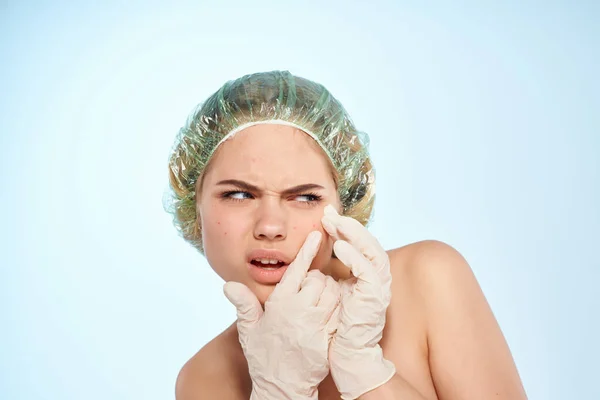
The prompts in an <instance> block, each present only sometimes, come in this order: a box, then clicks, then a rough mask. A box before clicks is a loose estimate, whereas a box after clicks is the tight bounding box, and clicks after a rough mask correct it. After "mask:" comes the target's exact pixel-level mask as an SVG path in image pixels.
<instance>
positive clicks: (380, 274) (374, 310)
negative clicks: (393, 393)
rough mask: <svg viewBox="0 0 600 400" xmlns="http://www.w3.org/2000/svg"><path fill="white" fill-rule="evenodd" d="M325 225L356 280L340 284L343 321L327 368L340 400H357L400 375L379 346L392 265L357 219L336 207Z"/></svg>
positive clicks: (329, 210) (328, 213)
mask: <svg viewBox="0 0 600 400" xmlns="http://www.w3.org/2000/svg"><path fill="white" fill-rule="evenodd" d="M322 223H323V226H324V227H325V229H326V231H327V232H328V233H329V235H330V236H331V237H332V238H334V239H336V242H335V243H334V244H333V250H334V252H335V254H336V256H337V257H338V259H339V260H340V261H341V262H342V263H344V264H345V265H346V266H348V267H350V268H351V270H352V275H354V277H353V278H351V279H348V280H345V281H341V282H340V283H341V287H342V300H341V305H340V313H339V318H340V321H339V325H338V327H337V332H336V334H335V335H334V338H333V340H332V342H331V347H330V351H329V363H330V369H331V376H332V378H333V380H334V382H335V384H336V386H337V388H338V390H339V391H340V394H341V395H342V399H344V400H347V399H356V398H357V397H359V396H360V395H362V394H364V393H366V392H368V391H370V390H373V389H375V388H377V387H379V386H381V385H383V384H384V383H386V382H387V381H388V380H390V379H391V378H392V377H393V376H394V374H395V373H396V368H395V366H394V364H393V363H392V362H391V361H389V360H386V359H384V358H383V352H382V350H381V346H379V341H380V340H381V337H382V332H383V328H384V326H385V312H386V309H387V307H388V305H389V304H390V299H391V283H392V276H391V274H390V260H389V258H388V255H387V253H386V252H385V250H384V249H383V248H382V247H381V245H380V244H379V242H378V241H377V239H375V237H373V236H372V235H371V234H370V233H369V231H368V230H367V228H365V227H364V226H363V225H361V224H360V222H358V221H356V220H355V219H353V218H349V217H343V216H340V215H338V214H337V212H336V211H335V209H334V208H333V207H332V206H329V205H328V206H327V207H325V215H324V217H323V219H322Z"/></svg>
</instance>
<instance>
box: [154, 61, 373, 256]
mask: <svg viewBox="0 0 600 400" xmlns="http://www.w3.org/2000/svg"><path fill="white" fill-rule="evenodd" d="M267 123H270V124H282V125H290V126H294V127H296V128H298V129H301V130H302V131H304V132H306V133H307V134H308V135H310V136H311V137H312V138H313V139H314V140H315V141H316V142H317V143H318V144H319V146H320V147H321V148H322V149H323V151H324V152H325V154H326V155H327V157H329V159H330V160H331V163H332V165H333V167H334V168H335V171H336V172H337V176H336V183H337V191H338V194H339V197H340V200H341V203H342V208H343V209H342V214H344V215H347V216H350V217H353V218H355V219H357V220H358V221H359V222H361V223H362V224H363V225H367V223H368V222H369V219H370V216H371V211H372V208H373V201H374V196H375V193H374V185H375V177H374V170H373V167H372V164H371V161H370V159H369V154H368V145H369V138H368V135H367V134H366V133H364V132H360V131H358V130H357V129H356V128H355V127H354V124H353V123H352V121H351V119H350V117H349V115H348V113H347V112H346V110H345V109H344V107H343V106H342V105H341V104H340V102H339V101H338V100H336V99H335V98H334V97H333V96H332V95H331V93H329V91H328V90H327V89H326V88H325V87H324V86H323V85H320V84H318V83H315V82H312V81H309V80H307V79H304V78H301V77H298V76H294V75H292V74H291V73H290V72H288V71H272V72H263V73H256V74H250V75H246V76H243V77H241V78H239V79H236V80H233V81H229V82H227V83H226V84H225V85H223V86H222V87H221V88H220V89H219V90H218V91H217V92H216V93H214V94H213V95H212V96H210V97H209V98H208V99H207V100H206V101H205V102H204V103H201V104H199V105H198V106H197V107H196V108H195V109H194V110H193V111H192V113H191V114H190V115H189V117H188V119H187V121H186V123H185V125H184V126H183V127H182V128H181V129H180V131H179V134H178V135H177V137H176V140H175V144H174V146H173V149H172V151H171V155H170V158H169V179H170V187H169V190H168V192H167V193H165V195H166V196H165V197H164V198H163V206H164V208H165V210H166V211H167V212H169V213H171V214H172V215H173V223H174V225H175V227H176V228H177V230H178V231H179V233H180V235H181V236H183V237H184V239H186V240H187V241H188V242H190V243H191V244H192V245H193V246H194V247H196V248H197V249H198V250H199V251H200V252H201V253H204V249H203V247H202V232H201V227H200V226H199V221H198V219H197V215H196V183H197V180H198V179H199V178H200V179H201V177H202V176H203V171H204V170H205V168H206V166H207V165H208V163H209V162H210V159H211V157H212V155H213V154H214V153H215V151H216V149H217V148H218V147H219V146H220V145H221V144H222V143H223V142H224V141H226V140H228V139H230V138H231V137H233V136H234V135H235V134H236V133H237V132H239V131H241V130H243V129H245V128H247V127H249V126H252V125H256V124H267Z"/></svg>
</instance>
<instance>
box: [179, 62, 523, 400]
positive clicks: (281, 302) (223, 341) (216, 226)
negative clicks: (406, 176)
mask: <svg viewBox="0 0 600 400" xmlns="http://www.w3.org/2000/svg"><path fill="white" fill-rule="evenodd" d="M367 145H368V140H367V136H366V135H365V134H364V133H361V132H359V131H357V130H356V128H355V127H354V125H353V123H352V122H351V120H350V118H349V117H348V115H347V113H346V111H345V110H344V108H343V107H342V106H341V104H340V103H339V102H338V101H337V100H336V99H335V98H334V97H332V96H331V94H330V93H329V92H328V91H327V90H326V89H325V88H324V87H323V86H321V85H319V84H317V83H314V82H311V81H309V80H306V79H303V78H300V77H296V76H293V75H291V74H290V73H289V72H287V71H286V72H281V71H274V72H268V73H259V74H252V75H247V76H244V77H242V78H240V79H237V80H235V81H231V82H228V83H226V84H225V85H224V86H223V87H222V88H221V89H219V91H217V92H216V93H215V94H214V95H213V96H211V97H210V98H209V99H208V100H207V101H206V102H205V103H204V104H202V105H201V106H199V107H198V108H197V109H196V110H195V111H194V112H193V113H192V114H191V115H190V117H189V118H188V121H187V123H186V125H185V126H184V128H182V130H181V131H180V134H179V136H178V138H177V140H176V143H175V146H174V150H173V152H172V155H171V159H170V162H169V170H170V185H171V189H172V203H171V205H170V207H169V208H168V210H169V211H170V212H172V213H173V215H174V222H175V225H176V227H177V228H178V229H179V231H180V233H181V235H182V236H183V237H184V238H185V239H186V240H187V241H189V242H190V243H191V244H192V245H193V246H195V247H196V248H197V249H198V250H199V251H200V252H201V253H203V254H204V255H205V256H206V258H207V260H208V262H209V264H210V265H211V267H212V268H213V269H214V270H215V272H216V273H217V274H218V275H219V276H220V277H222V278H223V279H224V280H225V281H226V282H227V283H226V284H225V286H224V292H225V295H226V296H227V298H228V299H229V300H230V301H231V302H232V303H233V304H234V305H235V307H236V308H237V312H238V319H237V321H236V323H234V324H232V325H231V326H230V327H229V328H227V329H226V330H225V331H224V332H222V333H221V334H220V335H218V336H217V337H216V338H214V339H213V340H212V341H211V342H209V343H208V344H207V345H206V346H204V347H203V348H202V349H201V350H200V351H199V352H198V353H197V354H196V355H194V356H193V357H192V358H191V359H190V360H189V361H188V362H187V363H186V364H185V365H184V366H183V368H182V370H181V371H180V373H179V376H178V378H177V384H176V397H177V399H178V400H192V399H248V398H252V399H269V400H270V399H317V398H318V399H339V398H343V399H351V398H360V399H405V400H410V399H444V400H454V399H456V400H458V399H461V400H462V399H477V400H480V399H488V398H494V399H511V400H516V399H525V398H526V395H525V392H524V390H523V387H522V384H521V382H520V378H519V376H518V373H517V370H516V367H515V365H514V362H513V359H512V356H511V354H510V351H509V349H508V346H507V344H506V342H505V340H504V337H503V335H502V333H501V331H500V328H499V327H498V324H497V322H496V320H495V318H494V316H493V314H492V312H491V310H490V308H489V306H488V304H487V302H486V300H485V297H484V295H483V294H482V292H481V290H480V288H479V285H478V284H477V281H476V280H475V277H474V275H473V273H472V272H471V269H470V267H469V266H468V264H467V263H466V261H465V260H464V258H463V257H462V256H461V255H460V254H459V253H458V252H457V251H456V250H454V249H453V248H452V247H450V246H448V245H446V244H444V243H441V242H438V241H422V242H418V243H413V244H410V245H407V246H403V247H400V248H397V249H393V250H389V251H387V252H386V251H384V250H383V249H382V248H381V246H380V245H379V243H378V242H377V240H376V239H375V238H374V237H373V236H372V235H370V233H369V232H368V230H367V229H366V228H365V226H366V224H367V223H368V221H369V218H370V215H371V210H372V207H373V199H374V176H373V169H372V166H371V162H370V159H369V156H368V152H367Z"/></svg>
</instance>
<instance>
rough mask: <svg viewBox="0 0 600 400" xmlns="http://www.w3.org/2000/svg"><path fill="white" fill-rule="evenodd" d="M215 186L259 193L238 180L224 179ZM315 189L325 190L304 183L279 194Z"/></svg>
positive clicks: (248, 184) (256, 188)
mask: <svg viewBox="0 0 600 400" xmlns="http://www.w3.org/2000/svg"><path fill="white" fill-rule="evenodd" d="M217 185H233V186H237V187H238V188H240V189H244V190H247V191H249V192H255V193H256V192H261V190H260V188H258V187H257V186H254V185H252V184H250V183H248V182H244V181H240V180H238V179H225V180H223V181H219V182H217ZM315 189H325V188H324V187H323V186H321V185H317V184H316V183H305V184H303V185H298V186H294V187H291V188H288V189H285V190H284V191H282V192H281V194H282V195H283V196H288V195H291V194H297V193H302V192H306V191H308V190H315Z"/></svg>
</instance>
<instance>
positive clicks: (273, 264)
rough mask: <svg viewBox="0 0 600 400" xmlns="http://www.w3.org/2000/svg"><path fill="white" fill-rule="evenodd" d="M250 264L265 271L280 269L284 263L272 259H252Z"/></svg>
mask: <svg viewBox="0 0 600 400" xmlns="http://www.w3.org/2000/svg"><path fill="white" fill-rule="evenodd" d="M250 263H251V264H252V265H255V266H257V267H259V268H262V269H266V270H276V269H279V268H281V267H283V266H284V265H285V263H284V262H283V261H280V260H272V259H265V258H262V259H254V260H252V261H250Z"/></svg>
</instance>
